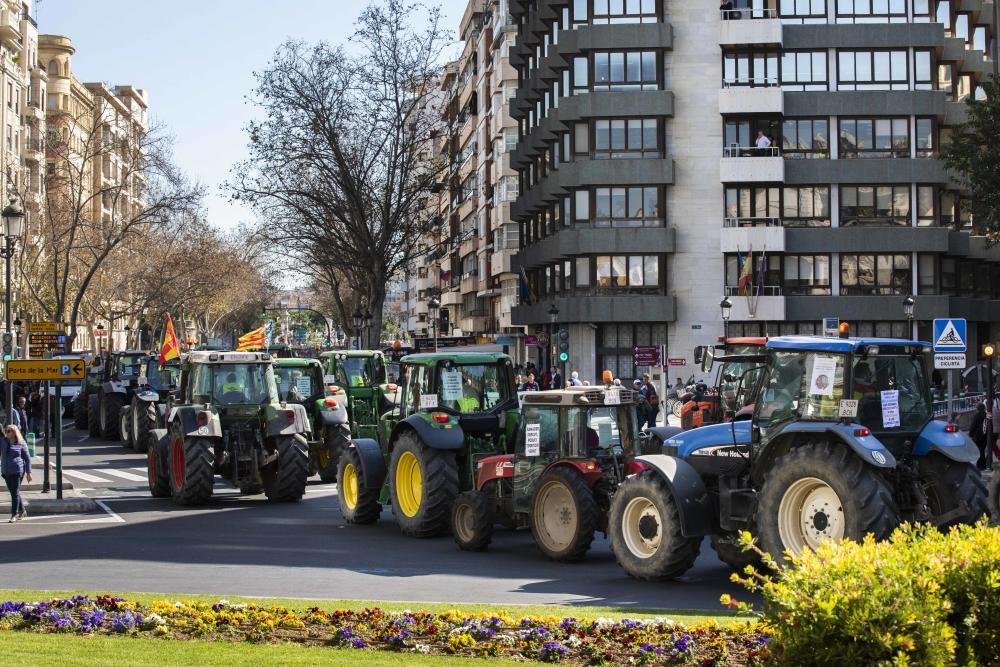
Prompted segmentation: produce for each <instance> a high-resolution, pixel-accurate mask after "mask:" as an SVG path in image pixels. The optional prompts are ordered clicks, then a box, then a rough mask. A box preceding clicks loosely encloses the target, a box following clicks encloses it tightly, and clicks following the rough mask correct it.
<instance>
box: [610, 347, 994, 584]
mask: <svg viewBox="0 0 1000 667" xmlns="http://www.w3.org/2000/svg"><path fill="white" fill-rule="evenodd" d="M930 351H931V348H930V345H929V344H927V343H922V342H918V341H911V340H898V339H886V338H824V337H815V336H783V337H778V338H771V339H769V340H768V342H767V344H766V346H765V347H764V349H763V350H762V351H761V354H759V355H755V356H751V357H746V358H745V359H744V361H747V362H752V363H746V364H745V365H744V369H745V370H743V371H742V373H741V377H740V378H738V380H737V391H736V395H735V396H734V397H733V401H732V405H733V407H735V406H750V405H752V406H753V408H752V411H751V410H741V411H740V412H739V413H737V412H736V411H735V409H732V410H731V414H729V415H727V416H728V417H729V420H730V421H728V423H720V424H712V425H709V426H704V427H701V428H697V429H693V430H690V431H686V432H683V433H679V434H676V435H674V436H673V437H671V438H670V439H668V440H667V441H666V443H665V446H664V453H663V454H662V455H659V454H657V455H651V456H641V457H638V461H640V462H641V463H642V464H643V465H644V466H646V470H644V471H642V472H640V473H638V474H636V475H633V476H631V477H630V478H628V479H627V480H625V482H624V483H623V484H622V485H621V486H620V487H619V490H618V492H617V493H616V494H615V496H614V501H613V504H612V507H611V511H610V520H609V537H610V540H611V548H612V550H613V551H614V553H615V556H616V558H617V559H618V562H619V563H621V565H622V566H623V567H624V568H625V570H626V572H628V574H630V575H631V576H633V577H636V578H639V579H646V580H657V579H669V578H674V577H677V576H680V575H682V574H683V573H684V572H686V571H687V570H688V569H689V568H690V567H691V566H692V565H693V564H694V560H695V558H696V557H697V555H698V552H699V549H700V547H701V543H702V541H703V539H704V537H705V536H706V535H708V536H711V538H712V540H711V541H712V545H713V547H714V548H715V549H716V551H717V552H718V554H719V556H720V558H721V559H722V560H723V561H724V562H726V563H728V564H729V565H731V566H733V567H736V568H740V567H743V566H745V565H746V564H748V563H750V562H753V561H754V560H755V556H754V554H753V553H747V552H743V551H741V550H740V548H739V547H738V546H737V545H736V540H735V538H736V535H737V534H738V532H739V531H741V530H749V531H750V532H751V533H752V534H753V535H754V536H755V537H756V538H757V541H758V544H759V545H760V547H761V548H762V549H763V550H764V551H766V552H767V553H769V554H770V555H771V556H773V557H774V558H775V560H777V561H779V562H780V560H781V559H782V557H783V554H784V553H785V552H786V551H787V552H792V553H799V552H801V551H803V550H804V549H811V548H815V547H817V546H818V545H819V544H820V543H821V542H822V541H824V540H834V541H836V540H843V539H852V540H860V539H861V538H863V537H864V536H865V535H867V534H872V535H874V536H875V538H876V539H883V538H885V537H887V536H888V535H889V534H890V533H891V532H892V531H893V529H894V528H896V526H897V525H898V524H899V523H900V522H902V521H918V522H930V523H932V524H934V525H937V526H940V527H942V528H943V527H948V526H951V525H955V524H959V523H972V522H975V521H976V520H978V519H979V518H980V517H982V516H983V515H985V514H986V512H987V494H986V487H985V485H984V483H983V480H982V477H981V476H980V474H979V472H978V470H977V469H976V459H977V458H978V450H977V449H976V446H975V445H974V444H973V443H972V441H971V440H970V439H969V437H968V435H966V434H965V433H963V432H962V431H961V430H960V429H959V428H958V427H957V425H955V424H952V423H948V422H944V421H938V420H935V419H934V413H933V410H932V407H931V398H930V391H929V387H930V382H929V371H928V368H929V366H928V364H929V360H930ZM712 356H713V355H712V353H711V351H709V353H708V355H707V358H706V360H705V362H704V363H703V370H704V369H706V368H707V369H709V370H710V368H711V365H712V362H713V359H712Z"/></svg>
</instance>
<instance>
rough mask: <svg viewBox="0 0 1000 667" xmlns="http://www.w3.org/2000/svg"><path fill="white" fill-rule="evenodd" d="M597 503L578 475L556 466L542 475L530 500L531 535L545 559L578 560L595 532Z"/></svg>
mask: <svg viewBox="0 0 1000 667" xmlns="http://www.w3.org/2000/svg"><path fill="white" fill-rule="evenodd" d="M597 524H598V511H597V501H596V500H595V499H594V493H593V491H591V489H590V486H589V485H588V484H587V482H586V481H584V479H583V478H582V477H581V476H580V474H579V473H578V472H576V471H575V470H573V469H571V468H569V467H568V466H557V467H556V468H553V469H552V470H549V471H548V472H546V473H545V474H543V475H542V477H541V479H539V480H538V488H537V490H536V491H535V495H534V497H533V498H532V499H531V534H532V536H533V537H534V538H535V544H537V545H538V548H539V549H541V550H542V553H543V554H545V555H546V556H547V557H548V558H551V559H552V560H559V561H574V560H580V559H581V558H583V557H584V556H586V555H587V551H588V550H589V549H590V543H591V542H593V541H594V532H595V531H596V530H597Z"/></svg>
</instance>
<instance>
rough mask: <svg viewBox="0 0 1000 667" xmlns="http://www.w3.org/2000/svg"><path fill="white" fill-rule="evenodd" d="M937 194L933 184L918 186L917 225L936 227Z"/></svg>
mask: <svg viewBox="0 0 1000 667" xmlns="http://www.w3.org/2000/svg"><path fill="white" fill-rule="evenodd" d="M937 224H938V221H937V196H936V192H935V189H934V186H933V185H918V186H917V227H936V226H937Z"/></svg>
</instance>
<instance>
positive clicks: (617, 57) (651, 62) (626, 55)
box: [593, 51, 659, 91]
mask: <svg viewBox="0 0 1000 667" xmlns="http://www.w3.org/2000/svg"><path fill="white" fill-rule="evenodd" d="M593 62H594V85H593V90H595V91H610V90H656V89H657V88H658V87H659V80H658V79H659V78H658V77H657V75H656V52H655V51H597V52H595V53H594V54H593Z"/></svg>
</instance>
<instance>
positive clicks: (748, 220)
mask: <svg viewBox="0 0 1000 667" xmlns="http://www.w3.org/2000/svg"><path fill="white" fill-rule="evenodd" d="M725 197H726V221H725V224H726V226H727V227H736V226H739V227H752V226H756V225H757V224H771V222H772V221H775V222H780V220H779V218H780V217H781V189H780V188H768V187H742V188H726V195H725Z"/></svg>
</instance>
